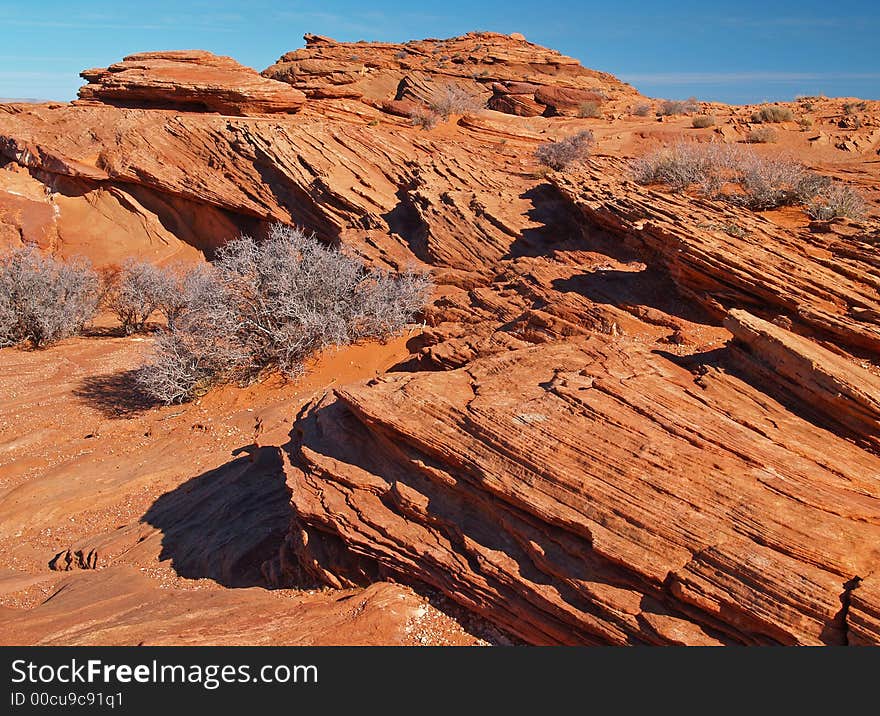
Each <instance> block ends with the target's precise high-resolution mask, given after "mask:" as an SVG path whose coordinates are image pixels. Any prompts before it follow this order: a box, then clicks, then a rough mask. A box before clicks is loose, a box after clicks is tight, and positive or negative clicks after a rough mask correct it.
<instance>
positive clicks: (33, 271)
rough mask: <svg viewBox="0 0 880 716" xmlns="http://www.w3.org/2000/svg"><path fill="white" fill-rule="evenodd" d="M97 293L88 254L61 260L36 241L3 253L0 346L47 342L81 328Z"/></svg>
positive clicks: (92, 312) (91, 315)
mask: <svg viewBox="0 0 880 716" xmlns="http://www.w3.org/2000/svg"><path fill="white" fill-rule="evenodd" d="M98 297H99V286H98V277H97V274H96V273H95V272H94V271H93V270H92V267H91V264H90V263H89V262H88V261H87V260H86V259H82V258H74V259H70V260H68V261H59V260H58V259H56V258H54V257H52V256H48V255H44V254H43V253H42V252H41V251H40V250H39V249H38V248H36V247H35V246H25V247H22V248H18V249H13V250H12V251H9V252H8V253H5V254H3V255H0V347H2V346H12V345H18V344H22V343H29V344H30V345H31V346H32V347H34V348H43V347H44V346H47V345H49V344H50V343H54V342H55V341H58V340H61V339H62V338H67V337H68V336H72V335H76V334H77V333H80V332H81V331H82V329H83V327H84V326H85V325H86V323H88V322H89V321H90V320H91V319H92V318H94V316H95V313H96V311H97V306H98Z"/></svg>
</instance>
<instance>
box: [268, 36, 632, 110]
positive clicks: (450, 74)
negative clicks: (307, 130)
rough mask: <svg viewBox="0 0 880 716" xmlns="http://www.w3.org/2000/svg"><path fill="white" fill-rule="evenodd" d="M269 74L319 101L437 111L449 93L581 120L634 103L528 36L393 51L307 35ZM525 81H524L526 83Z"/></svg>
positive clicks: (421, 43) (465, 39)
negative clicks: (589, 110)
mask: <svg viewBox="0 0 880 716" xmlns="http://www.w3.org/2000/svg"><path fill="white" fill-rule="evenodd" d="M305 41H306V47H305V48H304V49H301V50H295V51H294V52H288V53H287V54H285V55H283V56H282V57H281V58H280V59H279V60H278V61H277V62H276V63H275V64H274V65H272V66H271V67H269V68H267V69H266V70H265V71H264V72H263V74H264V75H265V76H266V77H271V78H272V79H275V80H281V81H283V82H289V83H290V84H292V85H293V86H294V87H296V88H297V89H299V90H302V91H303V92H304V93H305V94H306V95H307V96H309V97H312V98H315V99H338V98H342V97H348V98H353V99H361V98H363V99H366V100H393V99H394V100H405V99H409V100H416V101H418V102H421V103H422V104H431V103H432V102H433V101H434V100H435V99H436V98H437V97H438V96H439V95H441V94H442V92H443V90H444V89H445V88H446V87H448V86H449V85H453V86H456V87H459V88H461V89H462V90H463V91H464V92H466V93H467V94H470V95H472V96H474V97H478V98H479V99H480V101H481V102H482V104H483V106H488V107H489V108H490V109H495V110H498V111H500V112H505V113H507V114H516V115H521V116H526V117H529V116H535V115H539V114H546V115H548V116H549V115H568V116H577V114H578V112H579V109H580V107H581V106H582V105H583V104H584V103H585V102H590V101H592V102H597V103H599V104H601V103H602V102H603V101H604V100H605V99H608V98H611V99H614V100H621V99H630V100H631V99H633V98H635V97H637V96H638V93H637V92H636V91H635V90H634V89H633V88H632V87H630V86H629V85H627V84H625V83H623V82H621V81H620V80H618V79H617V78H616V77H614V76H613V75H609V74H607V73H604V72H596V71H594V70H590V69H587V68H585V67H582V66H581V64H580V63H579V62H578V61H577V60H575V59H573V58H571V57H566V56H565V55H562V54H560V53H559V52H556V51H555V50H548V49H547V48H545V47H541V46H540V45H535V44H534V43H531V42H528V41H527V40H526V39H525V38H524V37H523V36H522V35H519V34H517V33H514V34H512V35H501V34H498V33H495V32H471V33H468V34H467V35H462V36H461V37H453V38H449V39H447V40H414V41H412V42H406V43H400V44H393V43H376V42H338V41H336V40H333V39H331V38H329V37H321V36H319V35H306V36H305ZM524 80H525V81H524Z"/></svg>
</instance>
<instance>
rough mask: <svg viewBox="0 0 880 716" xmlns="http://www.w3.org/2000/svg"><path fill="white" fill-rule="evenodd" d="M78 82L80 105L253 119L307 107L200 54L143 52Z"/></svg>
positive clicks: (283, 88) (275, 86)
mask: <svg viewBox="0 0 880 716" xmlns="http://www.w3.org/2000/svg"><path fill="white" fill-rule="evenodd" d="M81 77H82V78H83V79H85V80H87V81H88V84H87V85H85V86H84V87H82V88H80V90H79V98H80V99H79V101H80V102H89V103H95V102H100V103H106V104H113V105H116V106H122V107H144V108H157V109H183V110H188V111H200V110H201V111H207V112H219V113H220V114H229V115H251V114H273V113H276V112H296V111H298V110H299V109H300V107H302V105H303V103H304V102H305V95H303V94H302V92H300V91H299V90H296V89H293V88H292V87H290V86H287V85H284V84H282V83H279V82H274V81H272V80H269V79H266V78H265V77H261V76H260V75H259V74H258V73H257V72H256V71H254V70H252V69H251V68H250V67H245V66H244V65H240V64H239V63H238V62H236V61H235V60H233V59H232V58H231V57H220V56H217V55H213V54H211V53H210V52H204V51H201V50H180V51H170V52H141V53H138V54H135V55H129V56H128V57H126V58H125V59H123V60H122V62H118V63H116V64H114V65H110V66H109V67H107V68H102V69H94V70H85V71H84V72H82V74H81Z"/></svg>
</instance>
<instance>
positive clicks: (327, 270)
mask: <svg viewBox="0 0 880 716" xmlns="http://www.w3.org/2000/svg"><path fill="white" fill-rule="evenodd" d="M188 277H190V278H191V280H192V281H193V282H194V284H196V285H197V286H198V288H197V290H195V291H194V293H193V296H195V297H196V298H194V299H192V300H193V303H192V304H188V305H187V306H185V307H184V308H183V309H182V310H181V311H180V312H179V313H178V314H177V315H176V316H175V320H174V322H173V326H171V327H170V328H169V330H168V331H167V332H166V333H165V334H163V335H162V336H161V337H160V338H159V340H158V341H157V344H156V352H155V355H154V357H153V359H152V361H151V362H150V363H149V364H147V365H145V366H144V367H142V368H141V369H140V371H139V372H138V383H139V385H140V386H141V388H142V390H144V392H145V393H147V394H148V395H150V396H152V397H154V398H156V399H158V400H160V401H163V402H166V403H171V402H183V401H186V400H189V399H192V398H193V397H195V396H197V395H200V394H201V393H203V392H205V391H207V390H209V389H210V388H211V386H213V385H215V384H218V383H224V382H229V381H236V382H242V383H247V382H250V381H253V380H255V379H257V378H259V376H260V375H261V374H262V373H264V372H265V371H267V370H279V371H280V372H281V373H283V374H285V375H298V374H300V373H301V372H302V371H303V363H304V361H305V360H306V359H307V358H308V357H309V356H310V355H312V354H314V353H315V352H316V351H319V350H321V349H322V348H325V347H326V346H329V345H345V344H348V343H352V342H355V341H357V340H360V339H363V338H386V337H388V336H390V335H392V334H394V333H397V332H399V331H400V330H402V329H403V328H404V327H405V326H406V324H407V323H409V322H411V321H412V320H413V318H414V316H415V315H416V314H417V313H418V312H419V311H421V310H422V309H423V308H424V306H425V303H426V302H427V300H428V298H429V296H430V292H431V286H432V284H431V281H430V279H429V278H428V277H427V276H425V275H423V274H420V273H416V272H404V273H402V274H391V273H389V272H386V271H382V270H379V269H368V268H367V267H366V266H365V265H364V263H363V261H361V260H360V259H357V258H354V257H350V256H347V255H345V254H343V253H342V252H341V251H339V250H337V249H334V248H330V247H327V246H324V245H323V244H321V243H320V242H319V241H318V240H317V239H315V238H314V237H313V236H308V235H306V234H304V233H303V232H301V231H300V230H298V229H294V228H291V227H287V226H281V225H277V226H275V227H273V228H272V231H271V234H270V236H269V238H268V239H267V240H266V241H265V242H262V243H260V242H257V241H255V240H254V239H252V238H250V237H248V236H242V237H240V238H238V239H235V240H233V241H230V242H229V243H228V244H227V245H226V246H224V247H223V248H222V249H220V250H219V251H218V253H217V258H216V260H215V262H214V264H213V265H212V266H211V267H210V268H208V269H204V270H203V272H202V273H198V274H188Z"/></svg>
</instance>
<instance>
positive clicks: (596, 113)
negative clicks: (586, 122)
mask: <svg viewBox="0 0 880 716" xmlns="http://www.w3.org/2000/svg"><path fill="white" fill-rule="evenodd" d="M601 116H602V109H601V105H600V104H599V103H598V102H595V101H589V102H581V104H580V106H579V107H578V117H580V118H581V119H589V118H593V119H598V118H599V117H601Z"/></svg>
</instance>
